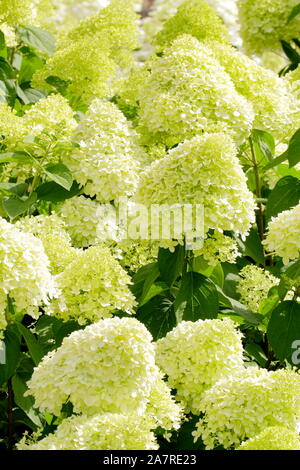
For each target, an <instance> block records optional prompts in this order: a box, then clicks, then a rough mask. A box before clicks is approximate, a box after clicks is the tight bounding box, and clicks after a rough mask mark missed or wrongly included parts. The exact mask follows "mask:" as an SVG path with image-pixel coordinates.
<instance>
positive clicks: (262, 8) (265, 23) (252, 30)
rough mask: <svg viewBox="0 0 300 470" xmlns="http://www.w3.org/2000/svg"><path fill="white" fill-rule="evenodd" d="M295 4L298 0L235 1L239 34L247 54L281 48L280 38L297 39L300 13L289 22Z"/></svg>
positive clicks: (299, 28)
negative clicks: (236, 3)
mask: <svg viewBox="0 0 300 470" xmlns="http://www.w3.org/2000/svg"><path fill="white" fill-rule="evenodd" d="M298 4H299V1H298V0H238V7H239V22H240V30H241V36H242V39H243V41H244V47H245V49H246V51H247V53H249V54H256V53H261V52H263V51H264V50H266V49H269V50H276V49H281V46H280V40H282V39H284V40H285V41H290V40H291V39H293V38H298V35H299V30H300V19H299V15H298V16H296V17H295V18H294V19H293V20H292V21H290V22H288V18H289V16H290V14H291V13H292V10H293V8H294V7H295V6H296V5H298Z"/></svg>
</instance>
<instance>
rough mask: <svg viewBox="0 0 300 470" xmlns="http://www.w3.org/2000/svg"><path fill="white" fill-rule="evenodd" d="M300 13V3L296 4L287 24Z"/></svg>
mask: <svg viewBox="0 0 300 470" xmlns="http://www.w3.org/2000/svg"><path fill="white" fill-rule="evenodd" d="M299 13H300V3H298V5H296V6H294V8H293V9H292V11H291V14H290V15H289V17H288V20H287V24H288V23H290V22H291V21H292V20H293V19H294V18H296V16H298V15H299Z"/></svg>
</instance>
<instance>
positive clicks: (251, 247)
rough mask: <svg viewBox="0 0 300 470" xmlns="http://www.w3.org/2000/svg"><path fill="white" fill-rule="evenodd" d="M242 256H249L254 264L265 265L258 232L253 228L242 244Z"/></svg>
mask: <svg viewBox="0 0 300 470" xmlns="http://www.w3.org/2000/svg"><path fill="white" fill-rule="evenodd" d="M244 244H245V248H244V255H245V256H250V258H252V259H253V260H254V261H255V262H256V263H258V264H262V265H264V264H265V255H264V249H263V246H262V244H261V240H260V238H259V235H258V231H257V230H256V229H254V228H252V229H251V230H250V233H249V235H248V237H247V238H246V241H245V242H244Z"/></svg>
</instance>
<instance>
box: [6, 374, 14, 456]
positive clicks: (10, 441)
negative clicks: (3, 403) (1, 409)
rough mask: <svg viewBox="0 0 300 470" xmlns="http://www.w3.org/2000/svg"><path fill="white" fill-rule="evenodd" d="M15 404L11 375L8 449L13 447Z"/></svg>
mask: <svg viewBox="0 0 300 470" xmlns="http://www.w3.org/2000/svg"><path fill="white" fill-rule="evenodd" d="M13 406H14V392H13V388H12V379H11V377H10V378H9V379H8V381H7V430H8V431H7V437H8V445H7V447H8V450H12V448H13V443H14V439H13V435H14V419H13Z"/></svg>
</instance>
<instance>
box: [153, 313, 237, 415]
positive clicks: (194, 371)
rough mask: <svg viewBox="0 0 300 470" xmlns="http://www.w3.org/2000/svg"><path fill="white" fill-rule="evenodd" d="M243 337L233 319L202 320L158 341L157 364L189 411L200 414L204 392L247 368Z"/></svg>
mask: <svg viewBox="0 0 300 470" xmlns="http://www.w3.org/2000/svg"><path fill="white" fill-rule="evenodd" d="M241 336H242V335H241V333H240V332H238V331H237V329H236V327H235V324H234V323H233V322H232V321H231V320H229V319H222V320H204V321H203V320H198V321H197V322H186V321H182V322H181V323H179V324H178V325H177V326H176V327H175V328H174V329H173V330H172V331H170V332H169V333H167V335H166V337H165V338H162V339H160V340H158V341H157V343H156V356H157V364H158V365H159V367H160V368H161V369H162V371H163V372H165V373H166V374H167V376H168V384H169V386H170V387H171V388H174V389H176V391H177V394H176V398H177V399H178V400H180V401H181V402H182V404H183V405H184V406H185V408H186V410H187V411H192V412H193V413H195V414H198V412H199V406H200V403H201V397H202V395H203V392H204V391H205V390H206V389H208V388H210V387H211V386H212V385H213V384H214V383H215V382H216V381H217V380H219V379H220V378H221V377H226V376H228V375H230V374H232V373H233V372H235V371H236V370H239V369H240V368H241V367H242V366H243V346H242V342H241Z"/></svg>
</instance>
